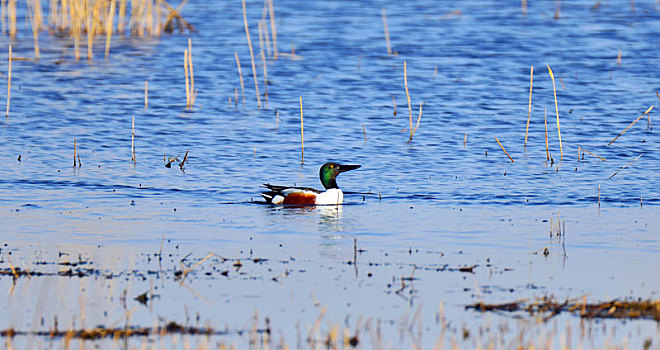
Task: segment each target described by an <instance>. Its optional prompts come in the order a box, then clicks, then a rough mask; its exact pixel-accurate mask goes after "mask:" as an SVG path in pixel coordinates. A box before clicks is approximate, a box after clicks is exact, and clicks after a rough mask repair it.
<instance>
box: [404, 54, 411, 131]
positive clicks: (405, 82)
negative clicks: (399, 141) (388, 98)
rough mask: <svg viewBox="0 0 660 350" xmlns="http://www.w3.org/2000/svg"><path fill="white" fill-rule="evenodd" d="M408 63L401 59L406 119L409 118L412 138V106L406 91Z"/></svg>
mask: <svg viewBox="0 0 660 350" xmlns="http://www.w3.org/2000/svg"><path fill="white" fill-rule="evenodd" d="M407 67H408V65H407V63H406V61H403V83H404V84H405V87H406V99H408V119H409V120H410V138H411V139H412V107H411V106H410V93H409V92H408V68H407Z"/></svg>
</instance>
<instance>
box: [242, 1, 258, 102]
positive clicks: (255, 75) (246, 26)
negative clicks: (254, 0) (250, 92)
mask: <svg viewBox="0 0 660 350" xmlns="http://www.w3.org/2000/svg"><path fill="white" fill-rule="evenodd" d="M241 3H242V5H243V25H244V26H245V37H246V38H247V42H248V47H249V48H250V61H251V62H252V77H253V78H254V91H255V92H256V93H257V107H258V108H261V96H260V94H259V80H257V68H256V66H255V65H254V52H253V51H252V40H250V29H249V28H248V22H247V13H246V11H245V0H241Z"/></svg>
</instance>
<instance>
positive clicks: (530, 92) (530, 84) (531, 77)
mask: <svg viewBox="0 0 660 350" xmlns="http://www.w3.org/2000/svg"><path fill="white" fill-rule="evenodd" d="M523 13H524V14H525V15H526V14H527V2H526V1H525V0H523ZM533 83H534V66H532V68H531V69H530V71H529V106H528V107H527V127H526V128H525V147H524V148H525V150H527V133H528V132H529V119H530V117H531V115H532V85H533Z"/></svg>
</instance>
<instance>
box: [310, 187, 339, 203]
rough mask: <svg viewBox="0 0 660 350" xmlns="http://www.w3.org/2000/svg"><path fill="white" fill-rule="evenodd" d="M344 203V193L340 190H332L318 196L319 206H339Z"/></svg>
mask: <svg viewBox="0 0 660 350" xmlns="http://www.w3.org/2000/svg"><path fill="white" fill-rule="evenodd" d="M343 202H344V193H343V192H342V191H341V190H340V189H338V188H331V189H329V190H326V191H325V192H322V193H319V194H318V195H317V196H316V204H318V205H337V204H342V203H343Z"/></svg>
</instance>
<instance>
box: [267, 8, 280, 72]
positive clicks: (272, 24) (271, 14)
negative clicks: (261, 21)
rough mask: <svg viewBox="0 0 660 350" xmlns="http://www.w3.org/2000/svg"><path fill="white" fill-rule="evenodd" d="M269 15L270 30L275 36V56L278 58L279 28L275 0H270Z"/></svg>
mask: <svg viewBox="0 0 660 350" xmlns="http://www.w3.org/2000/svg"><path fill="white" fill-rule="evenodd" d="M268 17H270V32H271V34H272V36H273V57H274V58H275V59H277V56H278V50H277V29H276V28H275V9H274V6H273V0H268Z"/></svg>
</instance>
